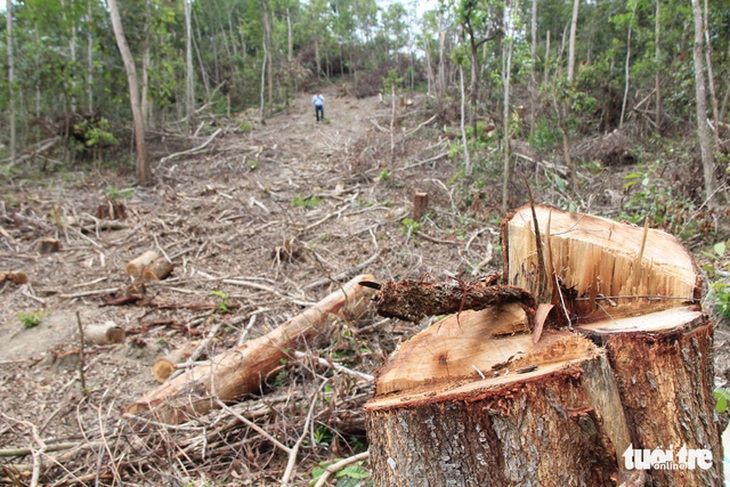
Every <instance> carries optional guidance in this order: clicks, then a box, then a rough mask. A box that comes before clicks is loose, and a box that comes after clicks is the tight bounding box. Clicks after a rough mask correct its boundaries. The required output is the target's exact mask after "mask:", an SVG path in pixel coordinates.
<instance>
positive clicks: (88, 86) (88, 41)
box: [86, 0, 94, 113]
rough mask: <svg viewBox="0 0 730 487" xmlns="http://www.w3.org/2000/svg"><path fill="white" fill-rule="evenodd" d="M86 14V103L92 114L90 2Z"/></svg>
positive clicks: (92, 54)
mask: <svg viewBox="0 0 730 487" xmlns="http://www.w3.org/2000/svg"><path fill="white" fill-rule="evenodd" d="M86 12H87V15H88V16H89V20H88V22H89V25H88V26H87V28H88V29H87V32H86V90H87V93H86V96H87V98H86V103H87V110H88V111H89V113H94V89H93V87H94V36H93V34H92V33H93V30H92V28H91V26H92V25H93V11H92V9H91V0H87V2H86Z"/></svg>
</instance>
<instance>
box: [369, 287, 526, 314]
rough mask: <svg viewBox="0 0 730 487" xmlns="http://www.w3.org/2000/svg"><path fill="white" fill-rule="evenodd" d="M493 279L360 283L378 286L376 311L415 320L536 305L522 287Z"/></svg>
mask: <svg viewBox="0 0 730 487" xmlns="http://www.w3.org/2000/svg"><path fill="white" fill-rule="evenodd" d="M493 281H494V279H492V280H487V281H477V282H473V283H472V282H464V281H460V280H458V279H453V280H452V281H447V282H443V283H432V282H420V281H413V280H408V279H404V280H402V281H400V282H395V281H384V282H382V283H380V284H377V283H372V282H367V281H365V282H361V283H360V284H361V285H363V286H369V287H375V288H376V289H379V293H378V296H377V298H376V300H375V305H376V307H377V310H378V314H379V315H381V316H385V317H387V318H399V319H402V320H406V321H412V322H414V323H418V322H419V321H421V318H423V317H424V316H435V315H442V314H447V313H457V312H460V311H464V310H468V309H473V310H480V309H484V308H487V307H488V306H494V305H496V304H505V303H521V304H523V305H524V306H526V307H527V308H529V309H532V310H534V309H535V307H536V303H535V299H534V298H533V297H532V295H531V294H530V293H529V292H528V291H526V290H525V289H521V288H518V287H515V286H505V285H499V284H493Z"/></svg>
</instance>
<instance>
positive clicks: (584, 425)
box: [365, 206, 723, 487]
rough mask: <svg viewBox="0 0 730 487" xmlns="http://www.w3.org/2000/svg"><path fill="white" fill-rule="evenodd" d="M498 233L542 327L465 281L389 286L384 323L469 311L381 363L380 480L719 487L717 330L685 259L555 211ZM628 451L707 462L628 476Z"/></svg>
mask: <svg viewBox="0 0 730 487" xmlns="http://www.w3.org/2000/svg"><path fill="white" fill-rule="evenodd" d="M533 215H535V218H533ZM535 220H537V227H538V228H537V231H536V228H535ZM536 234H539V235H540V241H541V242H542V246H541V248H540V247H538V245H537V244H538V240H537V237H536ZM502 238H503V249H504V250H503V252H504V276H506V282H507V284H508V285H509V286H513V287H512V288H510V289H519V290H520V294H519V296H523V297H526V296H530V297H531V296H539V297H540V299H539V303H538V309H539V310H540V312H538V313H536V316H535V319H534V320H532V321H533V322H534V324H535V327H541V326H542V324H543V321H544V330H543V331H542V334H540V329H537V328H536V329H535V330H533V329H532V327H531V322H530V320H528V315H527V314H526V311H528V312H529V311H530V310H532V309H534V308H533V305H534V302H533V301H530V305H529V306H525V304H526V303H525V302H524V301H522V300H520V299H514V300H512V302H507V303H505V301H500V300H499V299H492V300H491V301H490V300H486V301H489V302H488V305H487V306H484V307H483V309H481V310H480V311H463V310H464V309H467V308H468V307H469V305H468V304H467V303H468V302H469V299H470V298H469V295H470V294H471V293H472V290H471V289H470V285H462V286H461V287H462V288H463V289H461V291H460V287H459V285H458V284H459V283H456V284H457V285H455V286H451V283H449V285H447V286H445V289H442V288H443V287H444V285H443V284H442V285H433V284H429V283H421V282H412V281H410V282H404V283H382V284H381V287H380V294H379V296H378V299H377V300H376V304H377V305H378V309H379V312H381V314H385V313H390V315H391V316H398V317H400V318H404V319H411V320H414V319H418V318H419V317H421V316H422V315H423V314H432V312H433V313H434V314H435V313H438V312H440V311H439V310H442V309H450V311H451V312H458V311H459V310H462V312H461V313H459V314H458V316H457V315H451V316H447V317H446V318H444V319H442V320H441V321H439V322H437V323H435V324H434V325H431V326H430V327H429V328H427V329H426V330H424V331H422V332H421V333H419V334H417V335H416V336H414V337H413V338H411V339H410V340H408V341H407V342H405V343H403V344H401V346H400V347H399V348H398V349H397V350H396V351H395V352H394V353H393V354H392V355H391V356H390V357H389V358H388V360H387V362H386V364H385V365H384V366H383V367H382V368H381V369H380V373H379V375H378V377H377V378H376V393H375V396H374V397H373V399H371V400H370V401H369V402H368V403H367V404H366V406H365V411H366V414H367V417H368V423H367V430H368V440H369V446H370V462H371V466H372V471H373V476H374V485H375V486H376V487H386V486H387V487H389V486H392V485H412V484H419V485H421V484H423V485H448V484H450V483H453V484H454V485H515V486H516V485H566V486H567V485H626V486H629V485H631V486H638V485H697V486H700V485H702V486H705V485H717V486H720V485H722V471H721V469H722V464H723V454H722V446H721V445H720V440H719V439H720V434H719V428H718V423H717V421H716V419H715V414H714V402H713V376H714V374H713V370H712V369H713V363H712V333H713V331H712V330H713V327H712V323H711V322H710V320H709V318H708V316H707V315H706V314H704V313H702V311H701V310H700V309H699V304H698V302H699V301H698V300H699V298H700V289H699V284H700V278H699V276H698V274H697V269H696V267H695V264H694V262H693V261H692V259H691V257H690V255H689V253H688V252H687V251H686V250H685V249H684V248H683V247H682V246H681V245H680V244H679V243H678V242H677V240H676V239H674V238H673V237H672V236H670V235H668V234H666V233H664V232H660V231H657V230H651V229H649V228H646V227H645V228H637V227H631V226H628V225H622V224H619V223H616V222H612V221H610V220H606V219H602V218H597V217H592V216H589V215H579V214H573V213H569V212H564V211H561V210H558V209H556V208H549V207H546V206H537V207H535V208H534V209H533V208H531V207H529V206H526V207H523V208H520V209H519V210H517V211H516V212H515V213H514V214H513V215H512V216H511V217H510V218H509V219H507V220H505V222H504V224H503V235H502ZM539 255H541V256H542V258H540V257H539ZM546 285H547V286H549V289H545V286H546ZM503 288H508V286H503V287H500V288H495V290H496V289H503ZM467 290H468V291H469V292H466V291H467ZM444 294H445V295H446V296H448V299H444V297H443V295H444ZM475 296H476V295H475ZM428 300H433V301H432V302H430V303H427V302H425V301H428ZM546 301H549V302H546ZM383 312H385V313H383ZM567 325H571V327H572V328H569V327H568V326H567ZM540 335H541V337H540ZM537 337H540V338H539V339H538V340H535V339H533V338H537ZM632 443H633V445H634V447H635V448H644V449H649V450H653V449H657V448H668V447H669V446H670V445H674V446H675V447H676V448H677V449H679V448H681V447H682V445H686V447H687V448H699V449H707V450H709V451H711V452H712V466H711V467H710V468H708V469H702V468H696V469H687V468H685V469H661V468H654V466H650V467H649V468H648V469H647V470H637V469H636V468H633V469H632V468H630V467H629V466H627V464H626V463H625V462H623V461H622V460H623V458H624V457H623V454H624V452H625V451H627V449H629V448H630V445H631V444H632ZM444 459H446V460H444Z"/></svg>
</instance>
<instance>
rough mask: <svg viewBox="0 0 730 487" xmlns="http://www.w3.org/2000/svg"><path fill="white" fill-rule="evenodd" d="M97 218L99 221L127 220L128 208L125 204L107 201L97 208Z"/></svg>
mask: <svg viewBox="0 0 730 487" xmlns="http://www.w3.org/2000/svg"><path fill="white" fill-rule="evenodd" d="M96 218H98V219H99V220H124V219H126V218H127V207H126V206H124V203H119V202H117V201H111V200H109V201H107V202H106V203H105V204H103V205H99V206H98V207H97V208H96Z"/></svg>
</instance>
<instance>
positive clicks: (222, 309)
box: [210, 290, 231, 314]
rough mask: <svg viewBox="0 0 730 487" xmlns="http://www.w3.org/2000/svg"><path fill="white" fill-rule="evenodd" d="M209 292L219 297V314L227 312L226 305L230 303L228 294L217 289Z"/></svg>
mask: <svg viewBox="0 0 730 487" xmlns="http://www.w3.org/2000/svg"><path fill="white" fill-rule="evenodd" d="M210 294H212V295H214V296H218V297H219V298H221V301H220V303H218V311H219V312H220V313H221V314H226V313H228V307H229V305H230V304H231V302H230V299H229V298H228V295H227V294H226V293H224V292H223V291H217V290H213V291H211V292H210Z"/></svg>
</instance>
